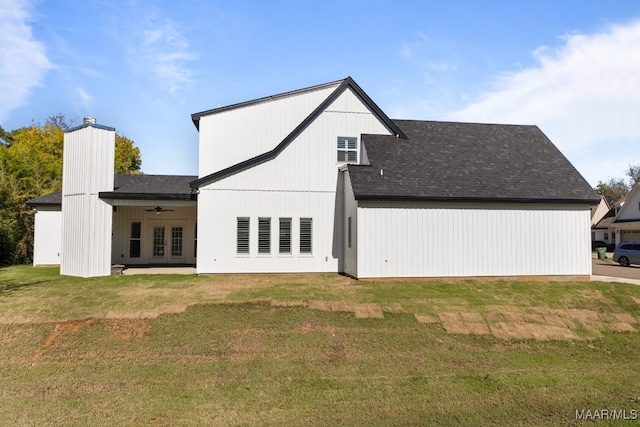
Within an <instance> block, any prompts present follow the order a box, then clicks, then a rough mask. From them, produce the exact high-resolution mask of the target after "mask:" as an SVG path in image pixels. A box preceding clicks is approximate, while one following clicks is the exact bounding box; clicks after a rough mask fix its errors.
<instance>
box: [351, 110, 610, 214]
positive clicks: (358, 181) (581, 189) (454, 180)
mask: <svg viewBox="0 0 640 427" xmlns="http://www.w3.org/2000/svg"><path fill="white" fill-rule="evenodd" d="M395 123H396V124H397V125H398V126H399V127H400V128H401V129H403V130H404V132H405V134H406V135H407V136H408V138H409V139H408V140H401V139H396V138H393V137H388V136H383V135H363V136H362V141H363V143H364V145H365V149H366V152H367V156H368V159H369V162H370V166H365V165H349V166H348V170H349V176H350V179H351V184H352V186H353V190H354V195H355V198H356V199H358V200H432V201H491V202H525V203H587V204H594V203H598V202H599V201H600V198H599V197H598V195H597V194H595V192H594V190H593V189H592V188H591V186H590V185H589V184H588V183H587V182H586V181H585V179H584V178H583V177H582V176H581V175H580V173H578V171H577V170H576V169H575V168H574V167H573V165H572V164H571V163H570V162H569V161H568V160H567V159H566V158H565V157H564V156H563V155H562V153H561V152H560V151H559V150H558V149H557V148H556V147H555V146H554V145H553V144H552V143H551V141H550V140H549V139H548V138H547V137H546V136H545V135H544V134H543V133H542V131H540V129H538V127H537V126H521V125H499V124H476V123H454V122H433V121H415V120H396V121H395ZM381 170H382V176H381Z"/></svg>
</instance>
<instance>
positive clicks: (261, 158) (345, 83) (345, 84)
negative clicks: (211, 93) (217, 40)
mask: <svg viewBox="0 0 640 427" xmlns="http://www.w3.org/2000/svg"><path fill="white" fill-rule="evenodd" d="M337 83H340V85H339V86H338V87H337V88H336V89H335V90H334V91H333V92H332V93H331V94H330V95H329V96H328V97H327V98H326V99H325V100H324V101H323V102H322V103H320V105H318V107H316V109H315V110H313V111H312V112H311V114H309V116H307V118H306V119H304V120H303V121H302V123H300V124H299V125H298V126H297V127H296V128H295V129H293V130H292V131H291V133H290V134H289V135H287V136H286V137H285V138H284V139H283V140H282V141H280V143H279V144H278V145H276V147H275V148H274V149H273V150H271V151H268V152H266V153H263V154H260V155H258V156H256V157H253V158H251V159H248V160H245V161H243V162H240V163H238V164H235V165H233V166H230V167H228V168H226V169H223V170H221V171H218V172H215V173H212V174H210V175H207V176H204V177H202V178H200V179H197V180H195V181H193V182H192V183H191V187H192V188H199V187H202V186H203V185H207V184H210V183H212V182H215V181H218V180H221V179H223V178H226V177H228V176H231V175H234V174H236V173H238V172H241V171H244V170H247V169H249V168H252V167H254V166H256V165H259V164H261V163H264V162H267V161H269V160H272V159H274V158H275V157H276V156H278V154H280V153H281V152H282V150H284V149H285V148H286V147H287V146H288V145H289V144H290V143H291V142H292V141H293V140H294V139H295V138H296V137H298V135H300V134H301V133H302V131H304V130H305V129H306V128H307V127H308V126H309V125H310V124H311V123H312V122H313V121H314V120H315V119H316V118H317V117H318V116H319V115H320V114H322V112H323V111H324V110H326V109H327V107H329V105H331V103H332V102H333V101H335V100H336V99H337V98H338V97H339V96H340V95H341V94H342V93H343V92H344V91H345V90H347V89H351V90H352V91H353V93H354V94H355V95H356V96H357V97H358V98H359V99H360V100H361V101H362V102H363V103H364V104H365V105H366V106H367V107H368V108H369V109H370V110H371V112H372V113H373V114H374V115H375V116H376V117H377V118H378V119H379V120H380V121H381V122H382V123H383V124H384V126H385V127H386V128H387V129H388V130H389V132H391V133H392V134H393V135H398V137H399V138H403V139H404V138H406V135H405V134H404V133H403V132H402V130H401V129H400V128H399V127H398V126H397V125H396V124H395V123H394V122H393V121H392V120H391V119H389V118H388V117H387V116H386V114H384V112H383V111H382V110H381V109H380V108H379V107H378V106H377V105H376V103H375V102H373V100H372V99H371V98H369V96H368V95H367V94H366V93H365V92H364V91H363V90H362V88H361V87H360V86H358V84H357V83H356V82H355V81H354V80H353V79H352V78H351V77H347V78H346V79H344V80H342V81H340V80H339V81H337V82H332V83H326V84H324V85H319V86H312V87H309V88H306V89H301V90H297V91H293V92H286V93H284V94H280V95H274V96H270V97H267V98H260V99H256V100H254V101H248V102H243V103H241V104H234V105H230V106H228V107H221V108H216V109H214V110H207V111H203V112H201V113H196V114H192V115H191V118H192V120H193V122H194V124H195V125H196V127H198V128H199V125H198V122H199V120H200V118H201V117H203V116H207V115H211V114H217V113H220V112H223V111H229V110H232V109H235V108H240V107H246V106H248V105H253V104H257V103H260V102H266V101H270V100H274V99H279V98H283V97H287V96H292V95H296V94H300V93H304V92H309V91H312V90H318V89H319V88H324V87H328V86H331V85H336V84H337Z"/></svg>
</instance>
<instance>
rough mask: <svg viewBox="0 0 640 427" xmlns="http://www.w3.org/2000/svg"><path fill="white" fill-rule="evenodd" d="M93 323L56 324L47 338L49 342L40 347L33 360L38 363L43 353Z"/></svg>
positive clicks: (88, 320) (86, 321) (90, 321)
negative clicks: (62, 339) (65, 337)
mask: <svg viewBox="0 0 640 427" xmlns="http://www.w3.org/2000/svg"><path fill="white" fill-rule="evenodd" d="M92 323H93V319H85V320H70V321H67V322H60V323H56V325H55V327H54V328H53V331H52V332H51V334H49V336H48V337H47V340H46V341H45V342H44V343H43V344H42V345H41V346H40V348H39V349H38V350H36V352H35V353H34V354H33V360H34V361H36V360H38V359H39V358H40V356H42V353H43V352H44V351H45V350H46V349H47V348H49V347H54V346H55V345H57V344H58V343H59V342H60V339H61V338H62V337H63V336H65V335H69V334H72V333H74V332H77V331H78V330H79V329H80V328H82V327H83V326H85V325H90V324H92Z"/></svg>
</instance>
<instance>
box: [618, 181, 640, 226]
mask: <svg viewBox="0 0 640 427" xmlns="http://www.w3.org/2000/svg"><path fill="white" fill-rule="evenodd" d="M638 220H640V184H636V185H635V186H634V187H633V188H632V189H631V191H630V192H629V193H628V194H627V195H626V196H625V198H624V200H623V201H622V203H621V207H620V209H619V211H618V215H617V216H616V218H615V220H614V222H615V223H618V222H625V221H638Z"/></svg>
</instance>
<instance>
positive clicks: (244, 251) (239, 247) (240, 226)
mask: <svg viewBox="0 0 640 427" xmlns="http://www.w3.org/2000/svg"><path fill="white" fill-rule="evenodd" d="M237 220H238V222H237V243H236V251H237V253H238V254H239V255H249V218H248V217H238V218H237Z"/></svg>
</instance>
